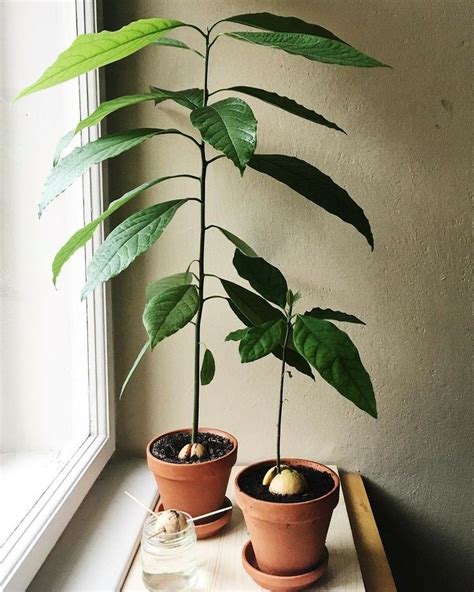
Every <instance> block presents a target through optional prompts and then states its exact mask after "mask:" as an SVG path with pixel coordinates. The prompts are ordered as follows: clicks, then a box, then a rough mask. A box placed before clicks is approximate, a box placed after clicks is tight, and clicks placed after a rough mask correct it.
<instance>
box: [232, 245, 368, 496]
mask: <svg viewBox="0 0 474 592" xmlns="http://www.w3.org/2000/svg"><path fill="white" fill-rule="evenodd" d="M233 264H234V267H235V269H236V270H237V273H238V274H239V276H240V277H241V278H243V279H245V280H247V281H248V282H249V284H250V285H251V287H252V288H254V290H256V291H257V292H258V294H259V295H260V296H261V298H260V297H258V296H257V295H255V296H254V297H253V298H254V299H255V298H258V300H257V302H258V313H259V319H258V322H257V319H255V317H251V315H248V314H246V311H247V310H248V309H247V307H246V306H245V301H243V300H241V299H240V298H239V296H236V295H235V294H233V293H232V290H231V291H230V293H231V301H232V303H233V306H234V307H235V308H234V311H235V313H236V315H237V316H238V318H239V319H240V320H241V321H242V322H243V323H244V325H245V327H244V328H242V329H237V330H236V331H233V332H232V333H230V334H229V335H228V336H227V337H226V340H227V341H238V342H239V353H240V358H241V361H242V363H248V362H254V361H255V360H259V359H260V358H263V357H265V356H267V355H268V354H270V353H273V352H275V350H277V348H278V351H279V353H280V352H281V355H280V358H281V372H280V389H279V404H278V420H277V438H276V465H275V466H274V467H271V468H269V469H268V471H267V472H266V473H265V475H264V477H263V481H262V484H263V485H264V486H267V487H268V488H269V491H270V492H271V493H273V494H275V495H295V494H300V493H304V492H305V490H306V488H307V484H306V482H305V479H304V477H303V475H301V474H300V473H299V472H298V471H297V470H296V469H294V468H291V467H288V466H286V465H283V464H282V463H281V428H282V413H283V401H284V390H285V377H286V375H287V374H288V375H289V376H290V377H291V376H292V374H291V372H290V371H288V370H287V367H286V365H287V362H288V359H290V358H291V357H292V356H294V355H295V353H297V355H299V356H301V359H302V360H305V361H306V362H308V363H309V365H310V366H311V367H312V368H314V369H316V370H317V371H318V373H319V374H320V376H321V377H322V378H323V379H324V380H325V381H326V382H328V383H329V384H330V385H331V386H333V387H334V388H335V389H336V390H337V391H339V393H341V394H342V395H343V396H344V397H346V398H347V399H349V400H350V401H352V402H353V403H355V404H356V405H357V406H358V407H359V408H360V409H362V410H364V411H366V412H367V413H369V414H370V415H371V416H372V417H377V408H376V402H375V396H374V391H373V387H372V383H371V380H370V377H369V375H368V373H367V371H366V370H365V368H364V366H363V364H362V362H361V359H360V356H359V353H358V351H357V348H356V346H355V345H354V344H353V342H352V341H351V339H350V338H349V336H348V335H347V334H346V333H344V331H342V330H341V329H339V328H338V327H337V326H336V325H335V324H334V323H332V322H331V321H336V322H346V323H358V324H362V325H363V324H364V322H363V321H361V320H360V319H358V318H357V317H355V316H353V315H350V314H347V313H344V312H340V311H335V310H330V309H322V308H319V307H315V308H313V309H311V310H309V311H307V312H305V313H303V314H297V313H296V311H295V305H296V303H297V302H298V301H299V300H300V298H301V295H300V293H299V292H293V291H292V290H290V289H288V284H287V281H286V279H285V277H284V276H283V274H282V273H281V271H280V270H279V269H277V268H276V267H275V266H273V265H271V264H270V263H268V262H267V261H265V260H264V259H262V258H261V257H252V256H249V255H246V254H245V253H243V252H241V251H240V250H238V249H236V251H235V254H234V259H233ZM240 290H242V288H241V289H240ZM241 294H242V292H241ZM232 296H233V298H232ZM255 309H257V307H256V306H254V309H253V310H255ZM280 348H281V349H280ZM297 359H298V360H299V361H300V362H301V359H300V358H297ZM292 365H293V366H295V367H296V369H297V370H300V371H303V372H304V373H305V374H308V369H309V366H302V365H301V364H300V365H298V364H292ZM309 374H311V371H309ZM313 378H314V377H313Z"/></svg>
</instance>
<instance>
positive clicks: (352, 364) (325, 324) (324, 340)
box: [294, 315, 377, 417]
mask: <svg viewBox="0 0 474 592" xmlns="http://www.w3.org/2000/svg"><path fill="white" fill-rule="evenodd" d="M294 340H295V345H296V348H297V350H298V351H299V352H300V354H301V355H303V356H304V357H305V358H306V359H307V360H308V362H309V363H310V364H311V365H312V366H313V368H315V369H316V370H317V371H318V372H319V374H320V375H321V376H322V377H323V378H324V380H325V381H326V382H328V383H329V384H330V385H332V386H333V387H334V388H335V389H337V390H338V391H339V392H340V393H341V395H343V396H344V397H346V398H347V399H349V400H350V401H352V402H353V403H355V405H357V407H359V408H360V409H362V410H363V411H366V412H367V413H368V414H369V415H371V416H372V417H377V406H376V402H375V395H374V389H373V387H372V382H371V380H370V376H369V374H368V373H367V371H366V370H365V368H364V366H363V365H362V362H361V359H360V356H359V352H358V351H357V348H356V346H355V345H354V344H353V343H352V341H351V340H350V338H349V336H348V335H347V334H346V333H344V332H343V331H341V330H340V329H338V328H337V327H336V326H335V325H333V324H332V323H330V322H329V321H326V320H323V319H315V318H314V317H308V316H306V315H298V317H297V319H296V323H295V329H294Z"/></svg>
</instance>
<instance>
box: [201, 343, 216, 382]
mask: <svg viewBox="0 0 474 592" xmlns="http://www.w3.org/2000/svg"><path fill="white" fill-rule="evenodd" d="M215 373H216V361H215V360H214V356H213V355H212V352H211V350H210V349H207V348H206V351H205V352H204V357H203V359H202V366H201V384H202V386H206V385H208V384H210V383H211V382H212V379H213V378H214V374H215Z"/></svg>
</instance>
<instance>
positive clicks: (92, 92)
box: [0, 0, 115, 592]
mask: <svg viewBox="0 0 474 592" xmlns="http://www.w3.org/2000/svg"><path fill="white" fill-rule="evenodd" d="M71 4H73V5H74V9H75V17H76V27H77V34H78V35H80V34H82V33H93V32H96V31H97V30H98V21H99V16H100V15H99V12H98V11H99V9H100V6H98V2H97V1H96V0H73V1H72V2H71ZM78 93H79V100H80V111H81V113H80V115H81V119H82V118H85V117H87V116H88V115H90V114H91V113H92V112H93V111H94V110H95V109H96V108H97V106H98V105H99V103H100V96H101V82H100V75H99V73H98V72H97V71H95V72H91V73H89V74H86V75H84V76H81V77H80V79H79V81H78ZM73 123H74V122H71V125H73ZM99 135H100V130H99V129H98V128H88V129H87V130H84V131H83V132H82V134H81V143H82V144H85V143H87V142H89V141H92V140H95V139H97V138H98V137H99ZM104 189H105V188H104V176H103V170H102V168H101V167H100V166H96V167H93V168H92V169H91V170H90V171H89V172H88V173H86V174H85V175H84V176H83V178H82V194H83V204H84V208H83V210H84V223H85V224H87V223H88V222H89V221H90V220H92V219H94V218H95V217H97V216H98V215H100V213H101V212H102V211H103V197H104ZM102 240H103V230H102V229H101V230H100V231H97V232H96V234H95V236H94V238H93V240H92V241H90V243H89V244H88V245H87V248H86V249H85V250H84V257H85V259H86V263H87V262H88V261H90V259H91V257H92V255H93V254H94V251H96V250H97V248H98V246H99V245H100V243H101V242H102ZM87 325H88V328H87V334H88V357H89V397H90V430H89V435H88V437H87V438H86V440H85V441H84V442H83V443H82V445H81V446H80V447H79V449H78V450H77V451H76V452H75V454H74V455H73V456H72V458H71V459H70V460H69V461H68V462H67V463H66V465H65V466H64V467H63V468H62V469H61V471H60V472H59V473H58V475H57V476H56V478H55V479H54V481H53V482H52V483H51V484H50V485H49V487H48V488H47V489H46V491H45V492H44V493H43V495H42V496H41V498H40V499H39V500H38V502H37V503H36V504H35V506H34V507H33V508H32V509H31V511H30V512H29V513H28V514H27V515H26V517H25V518H24V520H23V521H22V523H21V525H20V526H19V527H18V528H17V529H16V530H15V533H14V535H12V537H10V539H9V540H8V542H7V544H6V545H5V546H4V548H3V549H2V550H1V552H0V559H1V562H2V568H1V572H0V590H5V592H9V591H16V592H17V591H18V590H25V589H26V588H27V586H28V585H29V583H30V582H31V580H32V579H33V577H34V575H35V574H36V572H37V571H38V569H39V568H40V567H41V565H42V564H43V562H44V560H45V559H46V557H47V555H48V554H49V552H50V551H51V549H52V548H53V546H54V545H55V543H56V541H57V540H58V538H59V536H60V535H61V533H62V532H63V530H64V528H65V527H66V526H67V524H68V522H69V521H70V519H71V518H72V516H73V515H74V513H75V511H76V510H77V508H78V506H79V505H80V503H81V502H82V500H83V499H84V497H85V496H86V494H87V492H88V491H89V489H90V487H91V486H92V484H93V483H94V481H95V480H96V479H97V477H98V476H99V474H100V473H101V471H102V469H103V468H104V466H105V465H106V463H107V461H108V460H109V459H110V457H111V455H112V453H113V452H114V450H115V418H114V396H113V393H114V389H113V364H112V347H111V336H112V331H111V306H110V294H109V289H108V288H107V287H105V286H103V287H102V289H100V288H98V289H97V290H96V291H95V292H94V294H93V295H91V296H89V298H88V300H87Z"/></svg>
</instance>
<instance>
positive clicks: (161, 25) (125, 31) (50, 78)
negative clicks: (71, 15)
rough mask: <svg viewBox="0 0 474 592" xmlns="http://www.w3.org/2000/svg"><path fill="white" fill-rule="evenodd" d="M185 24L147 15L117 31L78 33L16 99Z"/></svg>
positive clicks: (109, 60)
mask: <svg viewBox="0 0 474 592" xmlns="http://www.w3.org/2000/svg"><path fill="white" fill-rule="evenodd" d="M183 26H186V25H185V23H182V22H180V21H175V20H168V19H161V18H150V19H141V20H138V21H134V22H133V23H129V24H128V25H126V26H125V27H122V28H121V29H119V30H118V31H101V32H100V33H87V34H86V35H79V37H77V39H75V40H74V42H73V43H72V45H71V46H70V47H69V48H68V49H66V51H64V52H63V53H61V54H60V55H59V56H58V58H57V59H56V61H55V62H54V63H53V64H52V65H51V66H49V68H47V69H46V70H45V71H44V72H43V74H42V75H41V76H40V78H39V79H38V80H37V81H36V82H35V83H34V84H32V85H31V86H28V87H27V88H25V89H24V90H22V91H21V92H20V93H19V94H18V95H17V96H16V99H18V98H20V97H24V96H26V95H29V94H31V93H33V92H37V91H39V90H43V89H45V88H49V87H51V86H55V85H56V84H61V83H62V82H66V80H71V78H75V77H76V76H79V75H80V74H84V73H85V72H89V71H91V70H95V69H96V68H100V67H101V66H105V65H107V64H111V63H112V62H116V61H117V60H121V59H122V58H125V57H127V56H129V55H131V54H132V53H135V52H136V51H138V50H139V49H142V48H143V47H145V46H147V45H149V44H150V43H153V42H154V41H156V40H157V39H159V38H160V37H161V36H162V35H164V34H165V33H166V31H170V30H171V29H175V28H176V27H183Z"/></svg>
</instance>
